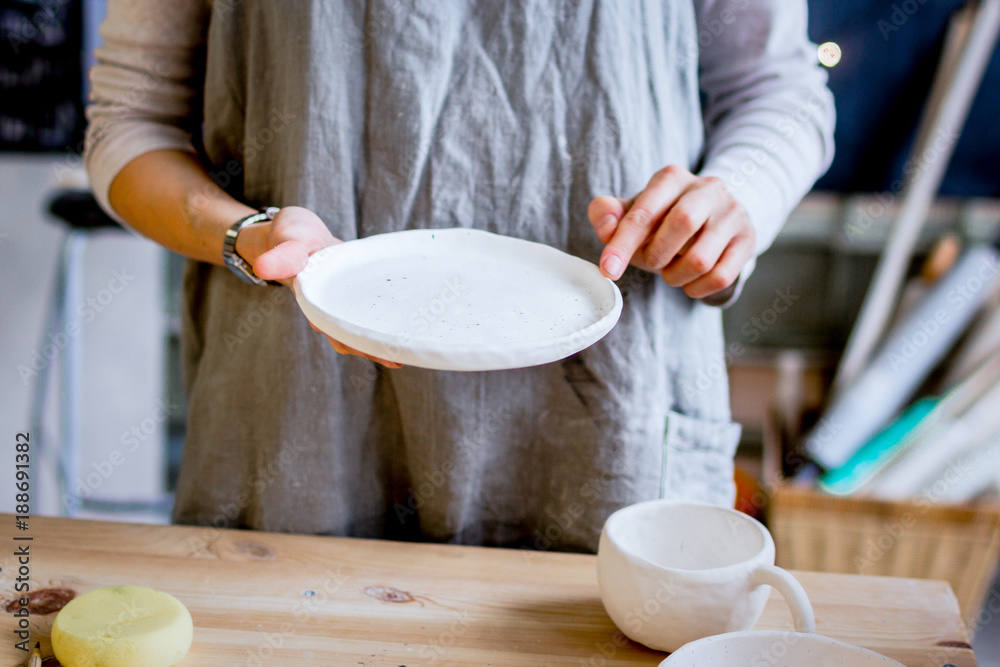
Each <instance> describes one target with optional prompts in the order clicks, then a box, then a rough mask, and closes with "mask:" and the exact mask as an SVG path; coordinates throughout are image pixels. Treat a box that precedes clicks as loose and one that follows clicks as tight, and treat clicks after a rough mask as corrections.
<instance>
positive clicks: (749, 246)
mask: <svg viewBox="0 0 1000 667" xmlns="http://www.w3.org/2000/svg"><path fill="white" fill-rule="evenodd" d="M587 215H588V217H589V218H590V223H591V224H592V225H593V226H594V231H595V232H597V238H598V239H599V240H600V242H601V243H604V244H606V247H605V248H604V252H602V253H601V263H600V266H601V272H602V273H603V274H604V275H605V276H607V277H608V278H611V279H612V280H618V279H619V278H620V277H621V276H622V273H624V271H625V267H626V265H627V264H628V263H631V264H633V265H634V266H637V267H639V268H642V269H645V270H646V271H651V272H653V273H659V274H660V275H661V276H663V279H664V280H665V281H666V282H667V283H668V284H670V285H673V286H674V287H683V288H684V291H685V292H686V293H687V294H688V296H690V297H692V298H695V299H700V298H704V297H707V296H709V295H712V294H717V293H720V292H723V291H728V292H730V293H731V291H732V289H733V288H734V286H735V284H736V279H737V278H738V277H739V275H740V271H741V270H742V269H743V266H744V264H746V263H747V261H748V260H749V259H750V258H751V257H752V256H753V253H754V242H755V232H754V228H753V225H752V224H751V223H750V219H749V218H748V217H747V213H746V211H745V210H744V209H743V206H741V205H740V203H739V202H737V201H736V200H735V199H733V197H732V195H731V194H729V191H728V190H727V189H726V185H725V183H723V182H722V181H721V180H720V179H718V178H714V177H711V176H708V177H701V176H695V175H694V174H692V173H691V172H690V171H688V170H687V169H684V168H683V167H679V166H677V165H671V166H669V167H665V168H664V169H661V170H660V171H658V172H656V173H655V174H653V177H652V178H651V179H650V180H649V184H647V185H646V188H645V189H644V190H643V191H642V192H640V193H639V194H638V195H636V196H635V197H633V198H632V199H618V198H617V197H608V196H602V197H596V198H595V199H594V200H593V201H591V202H590V206H589V207H588V210H587ZM719 296H723V295H722V294H720V295H719Z"/></svg>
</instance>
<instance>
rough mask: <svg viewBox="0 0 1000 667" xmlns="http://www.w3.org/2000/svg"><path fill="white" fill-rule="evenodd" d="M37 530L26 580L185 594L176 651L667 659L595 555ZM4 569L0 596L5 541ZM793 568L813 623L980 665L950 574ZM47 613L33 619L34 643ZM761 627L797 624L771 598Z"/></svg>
mask: <svg viewBox="0 0 1000 667" xmlns="http://www.w3.org/2000/svg"><path fill="white" fill-rule="evenodd" d="M0 525H4V526H12V525H13V517H11V516H9V515H0ZM31 534H32V535H33V536H34V540H33V541H32V542H31V554H32V559H31V583H32V589H33V590H35V589H41V588H47V587H68V588H72V589H74V590H76V591H77V592H78V593H83V592H86V591H89V590H92V589H94V588H98V587H101V586H108V585H112V584H136V585H143V586H149V587H151V588H156V589H159V590H163V591H167V592H169V593H171V594H173V595H175V596H176V597H177V598H179V599H180V600H181V601H182V602H184V604H185V605H187V607H188V608H189V609H190V610H191V614H192V616H193V618H194V623H195V643H194V646H193V647H192V649H191V652H190V653H189V654H188V657H187V658H186V659H185V660H184V662H183V663H182V664H183V665H213V666H216V665H234V666H235V665H244V666H245V665H288V666H292V665H294V666H296V667H298V666H300V665H355V666H357V665H369V666H375V665H378V666H383V665H385V666H390V667H399V666H400V665H405V666H407V667H415V666H417V665H498V666H500V665H510V666H511V667H513V666H533V665H580V666H591V665H592V666H594V667H613V666H615V665H657V664H659V662H660V661H661V660H662V659H663V657H664V654H662V653H657V652H654V651H650V650H648V649H645V648H643V647H641V646H638V645H636V644H634V643H632V642H630V641H628V640H627V639H625V638H624V637H623V636H622V635H621V634H620V633H619V632H618V630H617V629H616V628H615V626H614V625H613V624H612V622H611V620H610V619H609V618H608V617H607V615H606V614H605V612H604V609H603V607H602V606H601V601H600V597H599V596H598V589H597V575H596V567H595V558H594V557H593V556H585V555H577V554H553V553H540V552H531V551H513V550H501V549H483V548H473V547H457V546H446V545H427V544H406V543H399V542H382V541H371V540H353V539H343V538H330V537H314V536H299V535H278V534H270V533H258V532H249V531H233V530H216V529H212V528H191V527H180V526H149V525H136V524H122V523H107V522H97V521H82V520H72V519H59V518H45V517H34V518H32V520H31ZM8 539H9V533H8ZM9 544H13V543H12V542H10V543H9ZM0 567H2V568H3V571H2V572H0V594H2V595H3V596H4V600H5V602H4V606H6V600H9V599H11V598H12V597H13V590H14V577H15V576H16V559H15V558H14V556H13V549H12V548H10V549H4V552H3V555H2V556H0ZM796 576H797V577H798V579H799V580H800V581H801V582H802V585H803V586H804V587H805V589H806V591H807V592H808V593H809V596H810V598H811V599H812V602H813V606H814V608H815V611H816V620H817V627H818V631H819V632H821V633H822V634H826V635H828V636H831V637H834V638H837V639H841V640H844V641H847V642H850V643H853V644H857V645H859V646H864V647H867V648H871V649H873V650H875V651H878V652H879V653H883V654H885V655H888V656H890V657H893V658H896V659H897V660H899V661H901V662H903V663H904V664H906V665H908V666H909V667H941V666H942V665H946V664H952V665H954V666H955V667H973V666H974V665H975V664H976V663H975V659H974V657H973V654H972V651H971V649H969V648H967V646H968V638H967V636H966V633H965V629H964V627H963V625H962V622H961V619H960V616H959V611H958V605H957V603H956V601H955V597H954V595H953V594H952V592H951V589H950V588H949V586H948V584H946V583H944V582H936V581H925V580H913V579H897V578H887V577H861V576H854V575H842V574H820V573H810V572H798V573H796ZM54 617H55V615H54V614H50V615H46V616H33V617H32V638H31V643H32V644H34V642H35V641H36V639H39V640H41V641H42V649H43V655H51V646H50V645H49V643H48V636H49V628H50V627H51V624H52V620H53V619H54ZM14 626H15V619H14V618H13V616H11V615H10V614H8V613H5V612H4V613H3V615H2V620H0V636H2V637H3V638H4V639H3V642H2V644H0V664H3V665H9V664H24V662H25V661H26V659H27V656H25V655H23V654H22V653H20V652H19V651H17V650H15V649H14V648H13V640H12V639H11V638H12V637H14V635H13V629H14ZM757 627H758V628H767V629H791V616H790V614H789V612H788V609H787V607H785V605H784V602H783V601H782V600H781V598H780V596H778V595H777V594H774V593H773V594H772V596H771V599H770V601H769V602H768V606H767V608H766V609H765V611H764V614H763V616H762V617H761V619H760V621H759V623H758V624H757Z"/></svg>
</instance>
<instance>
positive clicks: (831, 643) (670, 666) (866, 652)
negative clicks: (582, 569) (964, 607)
mask: <svg viewBox="0 0 1000 667" xmlns="http://www.w3.org/2000/svg"><path fill="white" fill-rule="evenodd" d="M789 636H792V637H798V638H799V639H805V640H807V641H811V642H817V643H818V644H820V645H823V646H826V647H830V648H835V649H838V650H841V651H844V652H845V653H847V654H850V653H853V654H854V655H855V656H858V657H861V656H863V657H866V658H872V659H874V658H879V659H880V660H881V661H883V662H884V663H885V665H886V667H893V665H897V666H898V667H903V664H902V663H901V662H899V661H898V660H895V659H894V658H890V657H889V656H887V655H882V654H881V653H878V652H876V651H873V650H871V649H868V648H865V647H864V646H858V645H856V644H850V643H848V642H845V641H841V640H839V639H834V638H833V637H828V636H826V635H821V634H819V633H816V632H794V631H791V630H742V631H737V632H725V633H722V634H719V635H711V636H708V637H702V638H701V639H695V640H694V641H690V642H688V643H687V644H684V645H683V646H681V647H680V648H679V649H677V650H676V651H674V652H673V653H671V654H670V655H669V656H667V657H666V658H665V659H664V660H663V661H662V662H661V663H660V664H659V667H675V665H676V664H677V662H678V661H679V660H683V659H687V658H691V657H697V656H692V655H690V653H691V652H692V651H696V650H698V649H699V648H700V647H702V646H705V645H708V644H716V643H720V642H739V641H742V640H751V641H752V640H766V639H772V640H784V639H786V638H787V637H789ZM684 651H687V653H688V654H684V653H682V652H684ZM843 657H845V658H846V657H848V655H844V656H843ZM671 660H673V662H672V661H671Z"/></svg>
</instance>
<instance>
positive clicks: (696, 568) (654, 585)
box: [597, 500, 816, 651]
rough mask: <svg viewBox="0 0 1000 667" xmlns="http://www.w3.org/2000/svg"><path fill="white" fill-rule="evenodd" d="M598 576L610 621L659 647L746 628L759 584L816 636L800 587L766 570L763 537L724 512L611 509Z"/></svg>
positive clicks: (679, 506) (656, 505) (757, 604)
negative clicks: (774, 593)
mask: <svg viewBox="0 0 1000 667" xmlns="http://www.w3.org/2000/svg"><path fill="white" fill-rule="evenodd" d="M597 579H598V582H599V583H600V587H601V601H602V602H603V603H604V608H605V609H606V610H607V612H608V615H609V616H610V617H611V620H613V621H614V622H615V625H617V626H618V627H619V628H620V629H621V631H622V632H624V633H625V634H626V635H627V636H628V637H629V638H631V639H633V640H634V641H637V642H639V643H641V644H645V645H646V646H648V647H650V648H653V649H656V650H659V651H676V650H677V649H678V648H680V647H681V646H683V645H684V644H687V643H688V642H691V641H694V640H696V639H701V638H702V637H708V636H710V635H717V634H720V633H723V632H735V631H739V630H749V629H750V628H751V627H753V625H754V623H756V622H757V619H758V618H759V617H760V614H761V612H762V611H763V610H764V604H765V603H766V602H767V598H768V594H769V589H768V586H773V587H774V588H776V589H778V591H780V592H781V594H782V595H783V596H784V598H785V600H786V602H787V603H788V606H789V608H790V609H791V611H792V618H793V619H794V621H795V630H796V631H798V632H806V633H813V632H815V631H816V622H815V619H814V617H813V611H812V605H811V604H810V603H809V598H808V597H807V596H806V593H805V591H804V590H803V589H802V586H801V584H799V582H798V581H797V580H796V579H795V578H794V577H793V576H792V575H790V574H789V573H788V572H786V571H785V570H782V569H781V568H779V567H775V566H774V540H773V539H771V534H770V533H768V532H767V529H766V528H764V526H763V525H761V524H760V522H758V521H756V520H754V519H752V518H751V517H749V516H747V515H745V514H743V513H742V512H737V511H736V510H733V509H728V508H725V507H718V506H715V505H708V504H704V503H692V502H680V501H673V500H652V501H649V502H644V503H638V504H636V505H630V506H629V507H625V508H623V509H620V510H618V511H617V512H615V513H614V514H612V515H611V516H610V517H609V518H608V520H607V522H606V523H605V524H604V530H603V531H602V532H601V541H600V546H599V547H598V551H597Z"/></svg>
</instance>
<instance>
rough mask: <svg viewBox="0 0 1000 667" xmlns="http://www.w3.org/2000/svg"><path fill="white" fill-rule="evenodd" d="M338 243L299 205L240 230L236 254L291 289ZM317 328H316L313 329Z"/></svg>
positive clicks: (340, 347) (337, 345)
mask: <svg viewBox="0 0 1000 667" xmlns="http://www.w3.org/2000/svg"><path fill="white" fill-rule="evenodd" d="M337 243H342V241H340V240H339V239H337V238H334V236H333V234H331V233H330V230H329V229H327V227H326V225H324V224H323V221H322V220H320V218H319V216H318V215H316V214H315V213H313V212H312V211H310V210H309V209H306V208H301V207H299V206H286V207H285V208H282V209H281V210H280V211H278V213H277V214H276V215H275V216H274V220H272V221H271V222H262V223H257V224H254V225H250V226H249V227H244V228H243V229H242V230H240V233H239V236H237V237H236V252H237V253H238V254H239V255H240V257H242V258H243V259H245V260H246V261H248V262H250V264H251V265H252V266H253V270H254V273H256V274H257V275H258V276H260V277H261V278H263V279H264V280H275V281H277V282H279V283H281V284H282V285H285V286H287V287H291V285H292V279H294V278H295V276H297V275H298V274H299V272H300V271H302V269H304V268H306V262H308V261H309V256H310V255H312V254H313V253H314V252H316V251H317V250H321V249H323V248H326V247H327V246H331V245H335V244H337ZM310 326H312V323H310ZM313 329H316V327H315V326H313ZM316 331H319V329H316ZM327 340H329V341H330V345H331V346H333V349H334V350H336V351H337V352H339V353H340V354H354V355H357V356H359V357H365V358H366V359H371V360H372V361H377V362H378V363H380V364H382V365H383V366H386V367H388V368H399V367H400V366H402V364H397V363H395V362H393V361H389V360H387V359H379V358H378V357H373V356H371V355H370V354H365V353H364V352H361V351H359V350H355V349H354V348H352V347H348V346H346V345H344V344H343V343H341V342H340V341H337V340H334V339H333V338H330V337H329V336H327Z"/></svg>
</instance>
